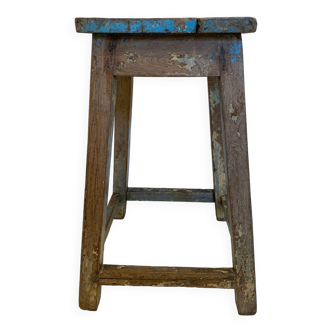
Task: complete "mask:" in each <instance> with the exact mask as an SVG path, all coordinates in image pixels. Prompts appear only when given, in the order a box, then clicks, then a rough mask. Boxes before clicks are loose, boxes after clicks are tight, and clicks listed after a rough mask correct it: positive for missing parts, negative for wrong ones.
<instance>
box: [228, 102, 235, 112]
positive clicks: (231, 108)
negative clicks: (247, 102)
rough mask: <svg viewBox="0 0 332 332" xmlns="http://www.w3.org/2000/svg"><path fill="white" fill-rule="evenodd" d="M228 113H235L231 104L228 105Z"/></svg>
mask: <svg viewBox="0 0 332 332" xmlns="http://www.w3.org/2000/svg"><path fill="white" fill-rule="evenodd" d="M229 112H230V113H234V112H235V110H234V107H233V105H232V104H230V106H229Z"/></svg>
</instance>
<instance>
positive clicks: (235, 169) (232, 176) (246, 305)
mask: <svg viewBox="0 0 332 332" xmlns="http://www.w3.org/2000/svg"><path fill="white" fill-rule="evenodd" d="M220 80H221V109H222V116H223V122H224V138H225V148H226V176H227V182H228V206H229V208H228V218H229V221H230V231H231V239H232V254H233V264H234V270H235V274H236V282H235V299H236V304H237V308H238V312H239V314H240V315H254V314H255V313H256V282H255V261H254V241H253V226H252V214H251V199H250V182H249V162H248V146H247V128H246V126H247V125H246V110H245V96H244V74H243V53H242V40H241V35H240V34H235V35H230V36H228V37H226V38H224V39H223V40H222V44H221V68H220Z"/></svg>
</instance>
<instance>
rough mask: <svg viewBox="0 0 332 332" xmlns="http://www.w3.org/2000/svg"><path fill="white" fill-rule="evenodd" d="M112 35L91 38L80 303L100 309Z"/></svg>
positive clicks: (110, 120)
mask: <svg viewBox="0 0 332 332" xmlns="http://www.w3.org/2000/svg"><path fill="white" fill-rule="evenodd" d="M115 46H116V42H115V40H113V39H110V38H105V37H102V36H99V35H93V38H92V57H91V58H92V59H91V82H90V107H89V133H88V149H87V162H86V180H85V198H84V216H83V234H82V254H81V275H80V295H79V304H80V307H81V308H82V309H86V310H97V307H98V303H99V299H100V292H101V288H100V286H99V285H98V274H99V269H100V267H101V265H102V262H103V250H104V241H103V239H104V232H105V227H106V215H107V209H106V207H107V198H108V185H109V168H110V159H111V149H112V135H113V119H114V109H115V95H116V78H114V77H113V75H112V63H113V60H114V47H115Z"/></svg>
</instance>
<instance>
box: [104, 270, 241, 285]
mask: <svg viewBox="0 0 332 332" xmlns="http://www.w3.org/2000/svg"><path fill="white" fill-rule="evenodd" d="M99 278H100V279H99V284H101V285H123V286H126V285H128V286H163V287H165V286H166V287H167V286H171V287H203V288H233V287H234V281H235V274H234V270H233V269H232V268H193V267H168V266H162V267H161V266H130V265H127V266H126V265H103V267H102V269H101V270H100V274H99Z"/></svg>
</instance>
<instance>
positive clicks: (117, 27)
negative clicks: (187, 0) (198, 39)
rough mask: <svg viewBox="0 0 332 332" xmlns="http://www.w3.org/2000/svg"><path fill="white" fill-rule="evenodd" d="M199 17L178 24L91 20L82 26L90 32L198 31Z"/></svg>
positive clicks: (159, 21) (167, 21)
mask: <svg viewBox="0 0 332 332" xmlns="http://www.w3.org/2000/svg"><path fill="white" fill-rule="evenodd" d="M196 24H197V19H192V20H188V21H186V22H185V23H184V24H180V25H178V24H177V23H176V22H175V21H174V20H172V19H169V20H165V19H160V20H129V21H127V23H123V22H112V21H110V20H101V21H100V20H89V21H87V23H86V24H85V25H84V26H83V27H82V32H90V33H128V32H129V33H167V32H187V33H192V32H193V33H195V32H196Z"/></svg>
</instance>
